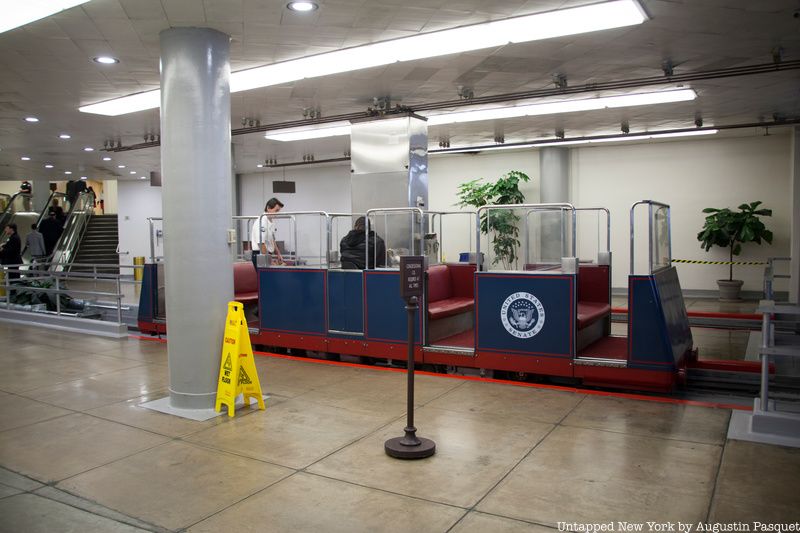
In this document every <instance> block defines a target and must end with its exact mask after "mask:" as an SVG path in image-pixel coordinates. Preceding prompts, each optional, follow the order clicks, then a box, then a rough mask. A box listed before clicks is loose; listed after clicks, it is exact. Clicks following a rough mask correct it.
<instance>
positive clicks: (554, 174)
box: [539, 146, 572, 261]
mask: <svg viewBox="0 0 800 533" xmlns="http://www.w3.org/2000/svg"><path fill="white" fill-rule="evenodd" d="M539 175H540V176H541V178H540V180H541V185H540V188H539V191H540V193H539V201H540V202H541V203H543V204H555V203H563V202H569V148H560V147H555V146H554V147H551V148H542V149H541V150H540V151H539ZM539 218H540V220H541V239H542V240H541V242H542V251H541V257H542V259H544V260H545V261H553V260H558V261H560V259H561V257H563V254H565V253H566V254H571V252H570V251H568V250H571V248H570V247H569V246H571V243H568V244H569V246H568V247H567V248H566V249H565V250H562V246H561V239H562V235H563V236H567V237H566V238H571V235H572V232H571V228H566V227H565V228H563V231H562V227H561V226H562V223H570V221H571V218H570V217H564V218H562V217H561V214H560V213H558V212H555V211H554V212H552V213H546V214H543V215H540V217H539Z"/></svg>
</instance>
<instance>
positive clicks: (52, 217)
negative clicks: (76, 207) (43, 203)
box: [39, 207, 64, 256]
mask: <svg viewBox="0 0 800 533" xmlns="http://www.w3.org/2000/svg"><path fill="white" fill-rule="evenodd" d="M39 231H40V232H41V233H42V237H43V238H44V249H45V255H47V256H50V255H52V254H53V250H54V249H55V247H56V244H58V239H59V237H61V232H63V231H64V228H63V226H62V225H61V223H60V222H59V221H58V220H57V219H56V211H55V209H53V208H52V207H51V208H50V209H48V210H47V218H46V219H44V220H42V221H41V223H40V224H39Z"/></svg>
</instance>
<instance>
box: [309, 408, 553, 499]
mask: <svg viewBox="0 0 800 533" xmlns="http://www.w3.org/2000/svg"><path fill="white" fill-rule="evenodd" d="M414 423H415V426H416V427H417V428H418V430H419V431H418V435H419V436H421V437H427V438H430V439H433V440H434V441H435V442H436V454H435V455H434V456H433V457H430V458H427V459H424V460H420V461H402V460H398V459H393V458H391V457H389V456H387V455H386V453H385V451H384V442H385V441H386V440H387V439H389V438H393V437H400V436H402V435H403V428H404V427H405V424H406V421H405V418H403V419H401V420H397V421H395V422H393V423H392V424H390V425H389V426H387V427H385V428H384V429H381V430H380V431H378V432H375V433H373V434H372V435H370V436H369V437H367V438H365V439H362V440H360V441H358V442H357V443H355V444H353V445H351V446H348V447H347V448H345V449H343V450H341V451H339V452H337V453H335V454H333V455H331V456H330V457H327V458H326V459H323V460H322V461H320V462H319V463H316V464H314V465H312V466H311V467H309V468H308V470H309V471H310V472H315V473H319V474H322V475H325V476H328V477H333V478H336V479H342V480H345V481H351V482H353V483H358V484H361V485H366V486H369V487H374V488H380V489H384V490H389V491H392V492H398V493H400V494H405V495H408V496H415V497H418V498H424V499H427V500H431V501H436V502H441V503H447V504H451V505H459V506H462V507H469V506H471V505H474V504H475V503H476V502H477V501H478V500H479V499H480V498H481V497H482V496H483V495H484V494H486V491H488V490H489V489H490V488H491V487H492V486H494V484H495V483H497V482H498V481H499V480H500V479H501V478H502V477H503V476H504V475H505V474H506V473H507V472H508V471H509V470H511V468H513V467H514V465H515V464H516V463H517V462H518V461H519V460H520V459H522V458H523V457H524V456H525V454H526V453H528V451H529V450H530V449H531V448H532V447H533V446H534V445H535V444H536V443H537V442H538V441H539V440H540V439H541V438H542V437H543V436H544V435H545V434H546V433H547V432H548V431H549V430H550V428H551V427H552V426H550V425H549V424H542V423H539V422H530V421H527V420H518V419H517V418H515V417H503V416H498V415H485V414H477V413H457V412H454V411H445V410H442V409H434V408H430V407H424V408H422V409H418V410H417V412H416V415H415V420H414Z"/></svg>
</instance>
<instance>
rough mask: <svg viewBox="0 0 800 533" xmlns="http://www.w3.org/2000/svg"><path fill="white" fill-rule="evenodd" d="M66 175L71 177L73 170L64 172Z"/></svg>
mask: <svg viewBox="0 0 800 533" xmlns="http://www.w3.org/2000/svg"><path fill="white" fill-rule="evenodd" d="M64 174H66V175H67V176H69V175H70V174H72V171H71V170H65V171H64Z"/></svg>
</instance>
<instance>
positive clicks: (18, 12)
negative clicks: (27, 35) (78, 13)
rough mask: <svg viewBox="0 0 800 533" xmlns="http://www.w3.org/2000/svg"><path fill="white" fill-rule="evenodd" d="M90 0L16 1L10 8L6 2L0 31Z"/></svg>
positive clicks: (0, 20)
mask: <svg viewBox="0 0 800 533" xmlns="http://www.w3.org/2000/svg"><path fill="white" fill-rule="evenodd" d="M88 1H89V0H47V1H46V2H43V1H41V0H39V1H36V2H30V1H28V2H14V8H13V9H10V8H9V6H8V5H6V3H5V2H4V5H3V18H2V19H0V33H3V32H4V31H8V30H12V29H14V28H18V27H20V26H24V25H25V24H29V23H31V22H33V21H34V20H39V19H43V18H45V17H49V16H50V15H52V14H54V13H58V12H59V11H63V10H65V9H69V8H71V7H75V6H77V5H80V4H83V3H86V2H88Z"/></svg>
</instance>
